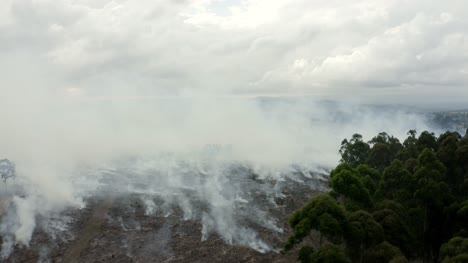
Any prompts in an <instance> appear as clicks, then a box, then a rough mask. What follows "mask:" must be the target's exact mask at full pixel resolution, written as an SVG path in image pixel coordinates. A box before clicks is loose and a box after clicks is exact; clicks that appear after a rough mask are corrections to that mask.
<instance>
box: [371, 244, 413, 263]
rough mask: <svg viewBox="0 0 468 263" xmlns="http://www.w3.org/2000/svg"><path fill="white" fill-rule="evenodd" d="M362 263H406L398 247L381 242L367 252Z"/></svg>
mask: <svg viewBox="0 0 468 263" xmlns="http://www.w3.org/2000/svg"><path fill="white" fill-rule="evenodd" d="M363 262H364V263H375V262H394V263H396V262H401V263H403V262H408V260H407V259H406V258H405V257H404V256H403V254H402V253H401V251H400V249H398V247H396V246H393V245H392V244H390V243H388V242H383V243H381V244H379V245H377V246H375V247H373V248H371V249H370V250H369V252H368V253H367V255H366V256H365V257H364V259H363Z"/></svg>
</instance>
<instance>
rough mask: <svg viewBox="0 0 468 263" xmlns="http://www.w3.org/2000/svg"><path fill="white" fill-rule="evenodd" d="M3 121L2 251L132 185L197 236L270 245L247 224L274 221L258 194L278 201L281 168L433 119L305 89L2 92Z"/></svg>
mask: <svg viewBox="0 0 468 263" xmlns="http://www.w3.org/2000/svg"><path fill="white" fill-rule="evenodd" d="M0 120H1V122H2V124H3V125H2V129H0V154H1V155H2V156H0V158H3V157H6V158H9V159H10V160H12V161H14V162H15V163H16V171H17V174H18V176H17V177H16V179H15V180H14V181H11V183H10V182H9V183H8V185H7V186H6V187H5V188H3V186H2V190H1V191H2V192H1V197H2V199H3V200H10V201H9V202H8V203H5V202H3V203H2V210H4V211H3V212H2V214H1V215H2V221H1V225H0V233H1V236H2V240H3V244H2V252H1V253H2V256H3V257H4V258H6V257H8V255H9V254H10V253H11V252H12V250H13V248H14V245H15V244H18V245H20V246H28V244H29V242H30V241H31V238H32V235H33V233H34V230H35V229H36V227H39V228H41V229H42V230H43V231H46V232H47V233H49V234H50V235H51V236H56V235H57V232H60V231H65V230H66V227H67V223H66V222H67V219H66V218H65V219H64V217H62V216H60V215H61V214H63V211H65V209H81V208H83V207H85V206H86V202H85V200H87V198H91V197H94V196H119V195H121V196H123V195H139V196H140V200H141V201H142V203H143V205H144V207H145V210H146V213H145V214H146V216H168V215H170V214H171V213H172V212H173V209H177V210H179V211H182V218H181V220H197V221H198V222H200V223H201V224H202V239H207V238H209V236H210V235H211V234H213V233H215V234H217V235H219V236H220V237H221V238H222V239H223V240H224V241H225V242H226V243H229V244H240V245H245V246H250V247H252V248H253V249H256V250H258V251H260V252H266V251H271V250H274V249H275V248H273V247H271V246H270V245H268V244H267V243H265V242H264V241H262V240H261V239H260V238H259V236H258V234H257V233H255V231H253V230H252V229H251V228H250V227H249V226H248V224H245V222H249V223H251V224H256V225H260V226H262V227H265V228H267V229H270V230H272V231H276V232H281V231H282V229H281V228H280V227H278V226H277V222H276V221H275V219H274V218H272V217H271V216H270V215H269V214H268V213H267V212H266V211H261V210H259V206H258V205H257V203H258V202H263V201H265V202H271V203H273V204H274V200H275V198H277V197H281V188H282V184H283V182H284V180H285V179H286V178H289V179H292V180H300V179H299V178H297V177H295V174H298V173H300V174H302V175H304V176H306V177H312V176H317V175H312V174H311V173H310V172H311V171H316V172H323V171H326V170H327V169H330V168H332V167H333V166H334V165H336V164H337V162H338V160H339V156H338V148H339V144H340V142H341V140H342V139H343V138H345V137H349V136H350V135H352V134H353V133H361V134H363V135H364V137H365V138H368V139H370V138H371V136H374V135H376V134H377V133H378V132H381V131H387V132H388V133H389V134H393V135H396V136H398V137H399V138H403V137H404V136H405V134H406V132H407V131H408V130H409V129H417V130H418V131H422V130H424V129H429V128H430V127H428V125H427V124H426V121H425V119H424V116H423V115H422V114H419V113H414V112H410V111H409V110H406V109H402V108H388V107H387V108H383V107H379V106H362V105H361V106H359V105H350V104H341V103H336V102H319V101H314V100H312V99H310V98H309V99H307V98H305V99H280V98H259V99H247V98H243V99H240V98H203V99H200V98H166V99H155V98H154V99H128V98H127V99H121V100H119V99H115V98H114V99H100V100H91V99H86V98H68V97H66V98H64V99H63V100H59V99H57V97H55V96H51V98H44V97H41V98H38V99H37V100H34V99H31V98H29V99H26V98H21V99H18V97H16V99H14V100H6V99H5V100H1V99H0ZM255 181H257V182H259V183H258V184H254V183H252V182H255ZM260 181H261V183H260ZM312 187H317V188H318V187H320V186H319V185H316V186H312ZM259 196H260V197H261V199H259ZM262 200H263V201H262ZM38 220H39V221H44V222H45V221H46V222H48V223H38ZM47 226H48V227H47ZM54 226H55V227H54Z"/></svg>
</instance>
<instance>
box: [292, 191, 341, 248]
mask: <svg viewBox="0 0 468 263" xmlns="http://www.w3.org/2000/svg"><path fill="white" fill-rule="evenodd" d="M289 224H290V226H291V228H292V229H293V234H292V235H291V236H290V237H289V239H288V241H287V243H286V245H285V251H288V250H290V249H291V248H292V247H293V246H294V245H296V244H298V243H300V242H301V241H302V240H303V239H304V238H305V237H307V236H309V234H310V232H311V231H312V230H316V231H318V232H319V235H320V243H322V239H323V237H326V238H328V239H330V240H333V241H338V240H340V239H341V237H342V236H343V233H344V230H345V229H346V227H347V226H346V225H347V217H346V212H345V209H344V208H343V207H342V206H340V205H338V203H337V202H336V200H335V199H333V198H332V197H331V196H329V195H327V194H320V195H317V196H315V197H314V198H312V199H311V200H310V201H309V203H307V204H306V205H305V206H304V208H302V209H301V210H299V211H297V212H295V213H294V214H293V216H292V217H291V218H290V219H289Z"/></svg>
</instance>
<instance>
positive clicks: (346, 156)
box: [340, 133, 370, 167]
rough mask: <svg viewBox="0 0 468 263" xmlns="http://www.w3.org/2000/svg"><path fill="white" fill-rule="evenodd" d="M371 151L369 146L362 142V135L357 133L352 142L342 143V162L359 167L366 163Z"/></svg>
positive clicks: (345, 140)
mask: <svg viewBox="0 0 468 263" xmlns="http://www.w3.org/2000/svg"><path fill="white" fill-rule="evenodd" d="M369 150H370V146H369V144H367V143H366V142H364V141H363V140H362V135H360V134H357V133H356V134H354V135H353V137H352V138H351V140H349V141H348V140H347V139H344V140H343V141H342V142H341V148H340V154H341V161H342V162H346V163H348V164H349V165H351V166H352V167H357V166H358V165H360V164H364V163H365V161H366V160H367V155H368V153H369Z"/></svg>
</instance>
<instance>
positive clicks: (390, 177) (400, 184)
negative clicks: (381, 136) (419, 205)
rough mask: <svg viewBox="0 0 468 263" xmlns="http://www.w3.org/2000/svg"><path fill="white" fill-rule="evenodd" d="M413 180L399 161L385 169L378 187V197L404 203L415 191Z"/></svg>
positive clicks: (414, 181)
mask: <svg viewBox="0 0 468 263" xmlns="http://www.w3.org/2000/svg"><path fill="white" fill-rule="evenodd" d="M415 183H416V180H415V178H414V177H413V176H412V175H411V174H410V173H409V172H408V171H407V170H406V169H405V167H404V166H403V164H402V163H401V161H400V160H395V161H393V162H392V164H391V165H390V166H388V167H387V168H385V171H384V173H383V176H382V180H381V181H380V185H379V195H380V196H381V197H383V198H385V199H396V200H398V201H400V202H406V201H408V200H410V199H411V197H412V195H413V191H414V190H415Z"/></svg>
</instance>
